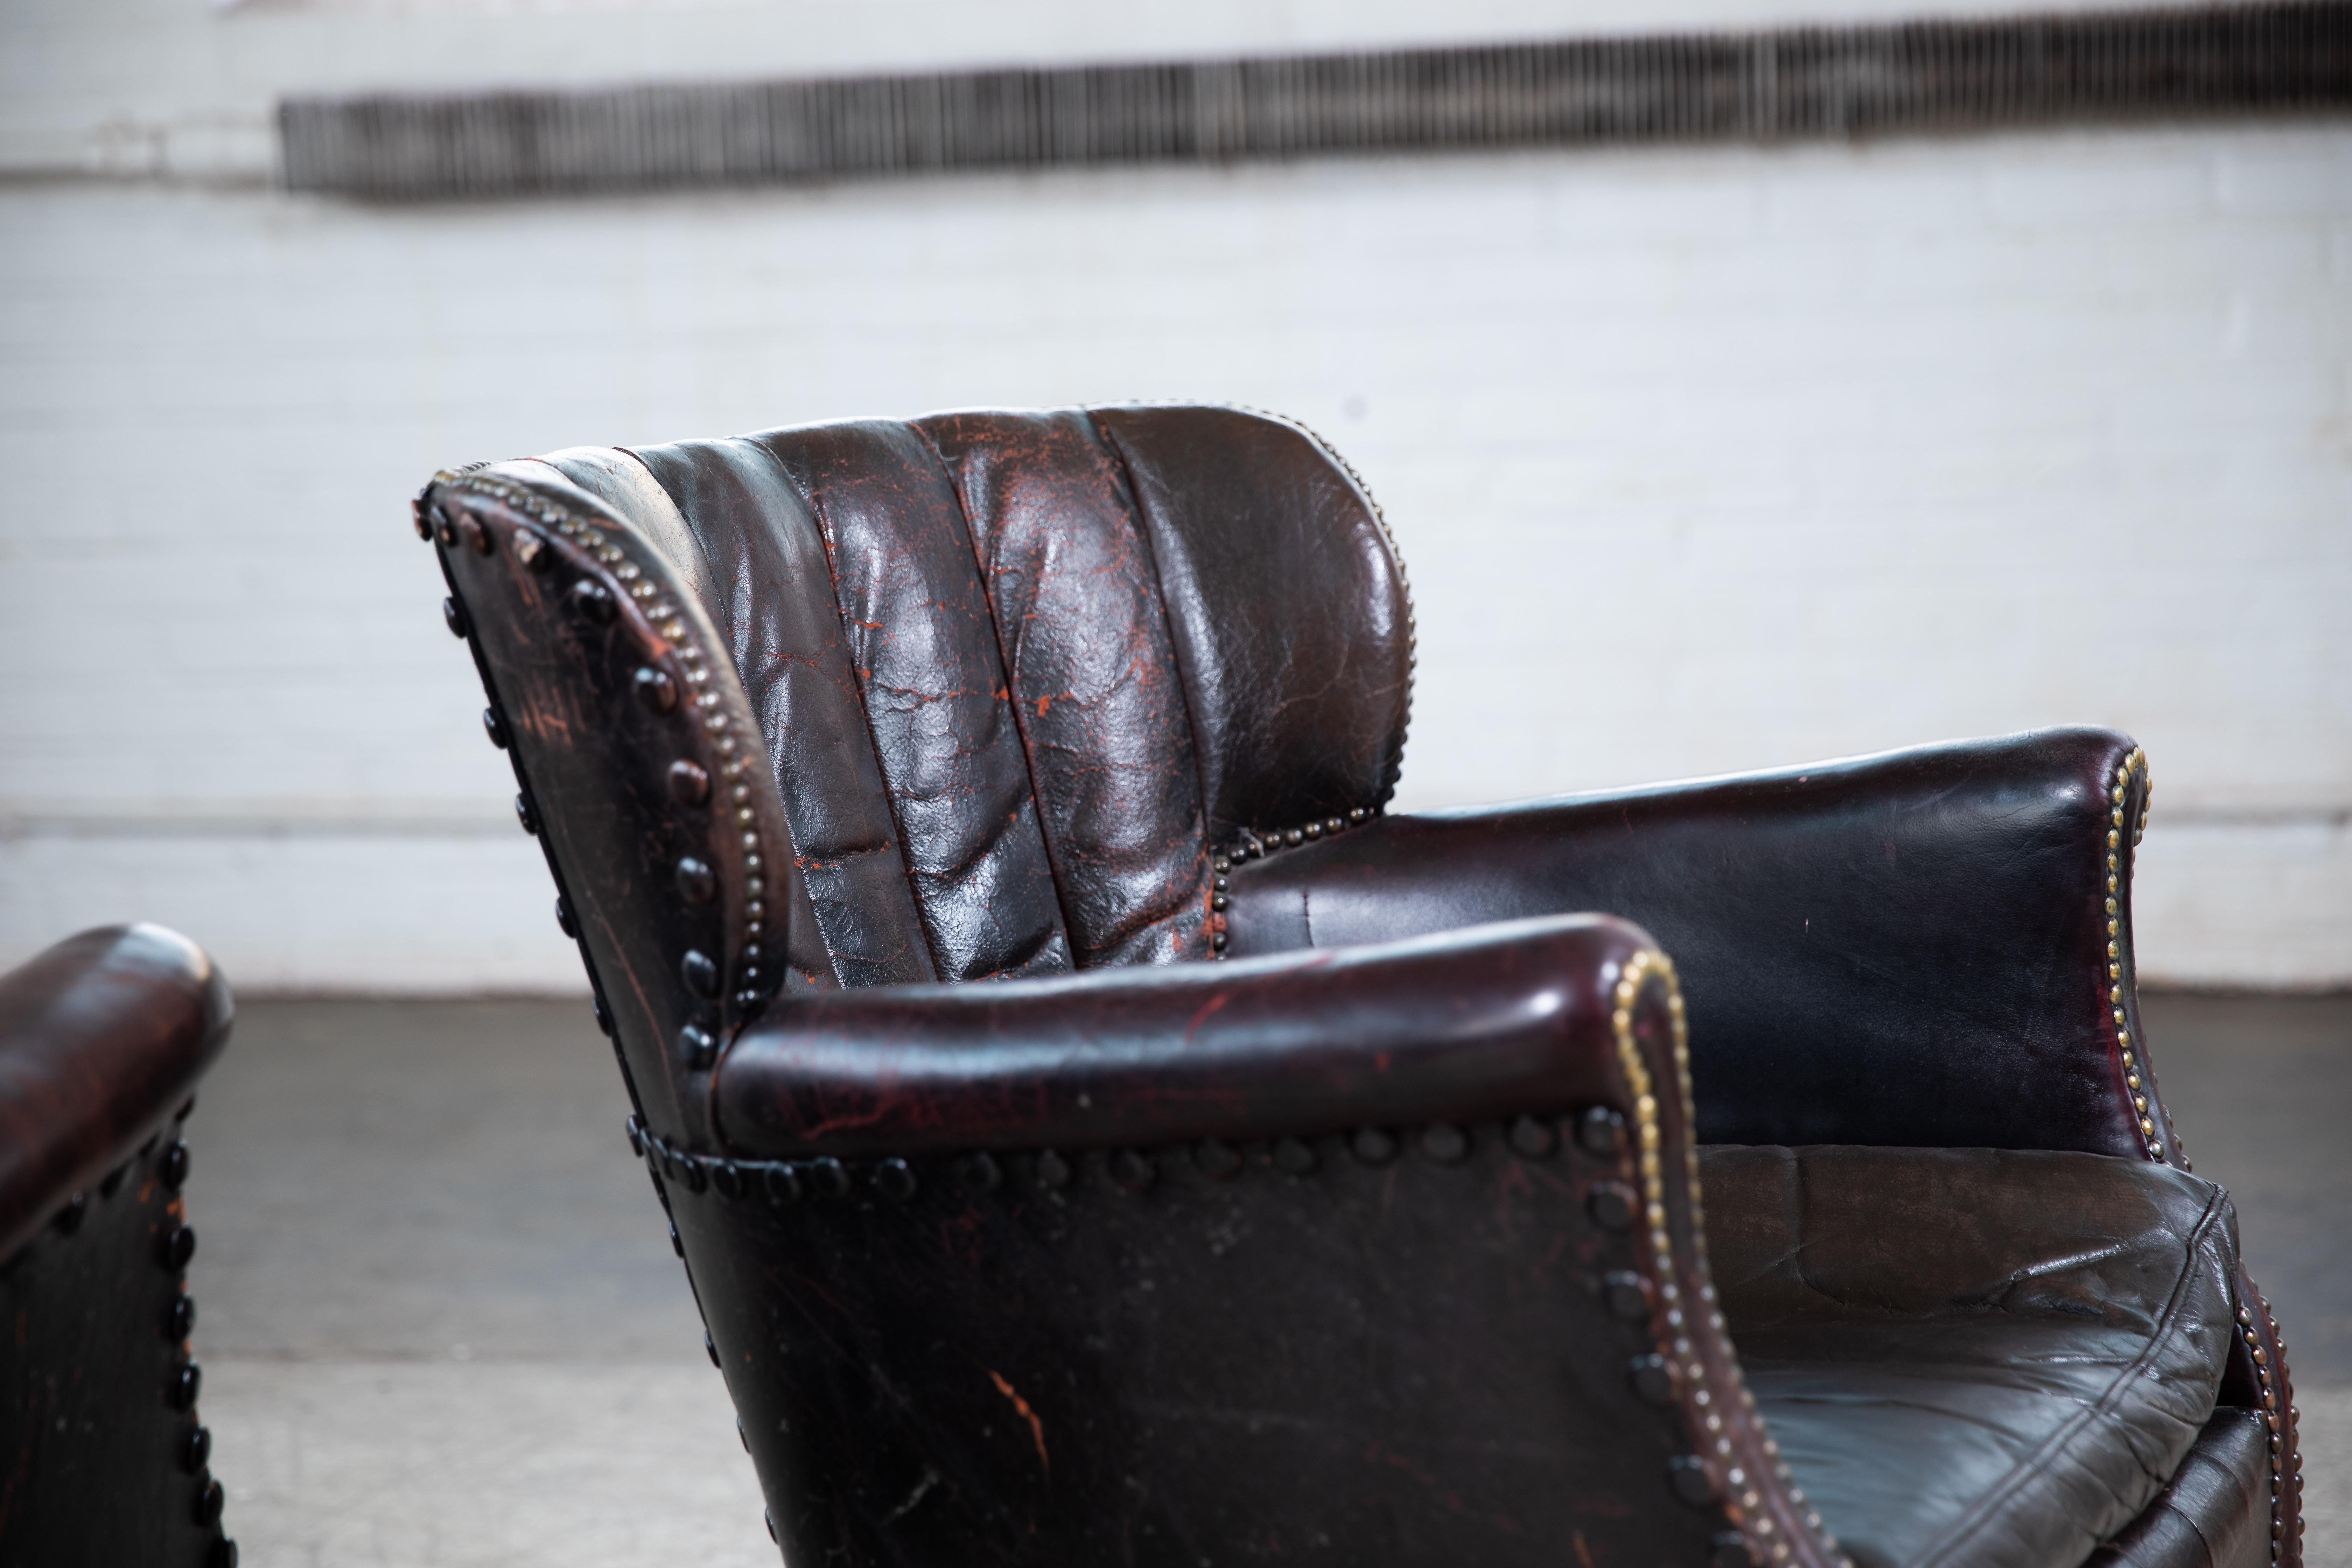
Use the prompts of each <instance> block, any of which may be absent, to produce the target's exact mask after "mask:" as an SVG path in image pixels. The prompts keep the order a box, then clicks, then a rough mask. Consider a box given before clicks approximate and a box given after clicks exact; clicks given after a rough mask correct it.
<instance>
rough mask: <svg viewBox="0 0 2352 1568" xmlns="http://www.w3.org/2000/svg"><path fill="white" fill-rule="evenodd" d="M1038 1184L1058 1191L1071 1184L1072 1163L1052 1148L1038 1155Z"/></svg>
mask: <svg viewBox="0 0 2352 1568" xmlns="http://www.w3.org/2000/svg"><path fill="white" fill-rule="evenodd" d="M1037 1184H1038V1185H1039V1186H1041V1187H1043V1188H1045V1190H1046V1191H1047V1192H1049V1193H1050V1192H1058V1191H1060V1190H1061V1189H1062V1188H1064V1187H1066V1186H1068V1185H1069V1184H1070V1163H1069V1162H1068V1161H1067V1160H1065V1159H1063V1158H1062V1157H1061V1156H1060V1155H1059V1154H1056V1153H1055V1152H1054V1151H1052V1150H1051V1149H1048V1150H1046V1151H1045V1152H1044V1153H1042V1154H1040V1155H1038V1156H1037Z"/></svg>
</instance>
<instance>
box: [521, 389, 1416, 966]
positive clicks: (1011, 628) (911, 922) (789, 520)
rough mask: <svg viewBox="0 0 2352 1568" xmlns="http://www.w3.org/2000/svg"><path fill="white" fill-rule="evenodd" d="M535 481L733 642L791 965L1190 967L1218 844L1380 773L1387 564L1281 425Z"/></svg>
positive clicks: (949, 445) (1342, 492) (766, 447)
mask: <svg viewBox="0 0 2352 1568" xmlns="http://www.w3.org/2000/svg"><path fill="white" fill-rule="evenodd" d="M544 461H545V462H546V463H547V464H548V465H549V466H551V467H552V468H555V469H556V470H557V471H559V472H560V473H561V474H562V476H563V477H564V478H566V479H569V480H571V481H572V482H573V483H575V484H578V485H580V486H581V487H583V489H588V490H589V491H590V492H592V493H593V494H594V495H596V496H597V497H598V498H599V499H601V500H604V501H605V502H607V503H608V504H610V505H612V506H613V507H614V508H615V509H617V510H620V511H621V512H622V513H623V514H624V515H625V516H627V517H628V518H629V519H630V520H631V521H632V522H634V523H635V524H636V525H637V526H638V527H639V528H640V529H641V530H642V531H644V532H645V534H646V537H647V538H648V539H649V540H650V541H652V542H654V543H655V544H656V545H657V546H658V547H660V548H661V549H662V550H663V551H664V552H666V553H667V554H668V555H669V556H670V557H671V558H672V559H673V560H674V561H676V562H677V564H678V566H679V568H680V570H681V572H682V574H684V575H685V576H686V577H687V578H688V581H689V582H690V583H691V584H693V586H694V587H695V589H696V591H697V592H698V594H699V595H700V596H701V597H702V599H703V602H704V605H705V607H706V608H707V609H708V611H709V614H710V616H711V619H712V621H713V623H714V624H715V625H716V626H718V627H719V629H720V631H721V632H722V634H723V635H724V636H725V637H726V638H727V639H728V643H729V647H730V651H731V652H732V654H733V655H734V658H735V660H736V664H737V667H738V668H739V670H740V672H741V675H742V678H743V684H744V688H745V691H746V694H747V695H748V696H749V698H750V700H751V706H752V710H753V711H754V713H756V714H757V715H758V716H759V719H760V721H761V730H762V731H763V733H764V735H765V737H766V740H767V742H768V747H769V752H770V756H771V760H772V762H773V763H774V765H775V769H776V774H777V780H778V784H779V786H780V789H781V791H782V799H783V804H784V810H785V816H786V818H787V820H788V822H789V823H790V825H791V828H792V832H793V849H794V856H795V858H796V859H797V860H798V861H799V862H800V867H801V871H802V879H803V884H804V886H805V888H806V889H807V892H808V896H809V898H810V900H811V901H812V905H813V907H814V921H815V924H816V926H817V928H818V930H817V931H816V932H815V933H814V935H812V933H806V932H802V931H793V933H792V936H791V940H792V942H793V951H792V960H793V964H794V966H795V967H796V968H800V969H803V970H805V969H810V968H814V967H817V960H818V957H819V955H818V954H816V953H815V952H814V944H815V939H819V938H821V941H822V946H823V949H824V952H823V954H822V957H823V959H824V960H825V961H826V962H827V963H829V966H830V969H831V972H832V973H833V974H834V975H835V978H836V979H837V980H838V981H839V983H840V984H843V985H845V986H849V987H856V986H863V985H874V984H904V983H909V982H920V981H929V980H942V981H958V980H976V979H992V978H1005V977H1015V976H1022V975H1034V974H1047V973H1057V972H1060V971H1063V970H1066V969H1069V968H1071V967H1073V966H1076V967H1081V968H1085V967H1093V966H1096V965H1101V964H1114V963H1164V962H1168V961H1171V960H1175V959H1185V958H1205V957H1207V956H1208V954H1209V928H1210V910H1209V893H1210V889H1209V859H1210V857H1211V855H1212V853H1213V850H1214V849H1215V848H1216V847H1219V846H1220V845H1222V844H1223V843H1225V842H1226V841H1228V840H1229V839H1230V838H1231V837H1233V836H1234V833H1235V832H1237V831H1238V829H1240V828H1241V827H1243V826H1261V827H1272V826H1283V825H1286V824H1289V823H1292V822H1296V821H1298V820H1302V819H1304V818H1307V817H1317V818H1320V817H1324V816H1331V815H1334V814H1341V813H1345V812H1347V811H1348V810H1349V809H1351V808H1354V807H1357V806H1370V805H1376V804H1378V803H1379V802H1380V801H1381V800H1383V799H1385V798H1386V795H1387V794H1388V791H1389V788H1390V787H1391V784H1392V783H1393V781H1394V778H1395V773H1396V769H1397V764H1398V759H1399V758H1400V756H1401V755H1402V751H1403V745H1404V721H1405V711H1406V703H1407V700H1408V699H1409V696H1410V691H1409V685H1410V676H1411V647H1410V636H1411V629H1410V617H1409V614H1408V610H1407V606H1406V603H1405V597H1404V588H1403V579H1402V574H1401V572H1400V571H1399V570H1398V567H1397V565H1396V563H1395V560H1394V558H1393V555H1392V554H1391V550H1390V547H1389V544H1388V542H1387V537H1386V535H1385V533H1384V532H1383V531H1382V530H1381V526H1380V524H1379V521H1378V520H1377V518H1376V517H1375V515H1374V514H1373V512H1372V510H1371V506H1370V500H1368V498H1366V497H1365V496H1364V494H1363V492H1362V491H1361V490H1360V489H1358V488H1357V486H1356V484H1355V482H1354V480H1353V479H1350V478H1349V475H1348V474H1347V472H1346V470H1345V469H1344V468H1341V467H1340V466H1339V464H1338V463H1337V462H1335V461H1334V460H1333V459H1332V458H1331V457H1330V456H1329V455H1328V453H1327V452H1326V451H1324V450H1323V449H1322V447H1319V446H1318V444H1317V443H1316V442H1315V441H1313V440H1312V439H1311V438H1310V437H1307V436H1306V435H1305V434H1304V433H1302V432H1300V431H1299V430H1297V429H1296V428H1295V427H1293V426H1288V425H1286V424H1284V423H1282V422H1281V421H1278V420H1275V419H1271V418H1267V417H1265V416H1259V415H1254V414H1246V413H1242V412H1238V411H1235V410H1232V409H1223V408H1191V407H1122V408H1116V409H1099V410H1092V411H1087V410H1058V411H1045V412H1034V413H1006V412H995V411H986V412H974V413H961V414H944V415H935V416H930V417H929V418H927V419H923V420H919V421H914V422H911V423H909V422H899V421H891V420H866V421H856V422H845V423H839V424H829V425H818V426H804V427H802V428H797V429H789V430H775V431H768V432H765V433H762V434H760V435H756V436H748V437H736V438H733V439H729V440H719V441H685V442H677V443H673V444H670V445H667V446H661V447H639V448H635V449H632V450H630V451H622V450H618V449H611V448H589V447H582V448H575V449H573V450H571V451H566V452H561V453H557V454H555V455H554V456H552V457H551V458H546V459H544ZM1307 606H1312V607H1313V610H1314V613H1312V614H1308V613H1306V611H1307Z"/></svg>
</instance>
